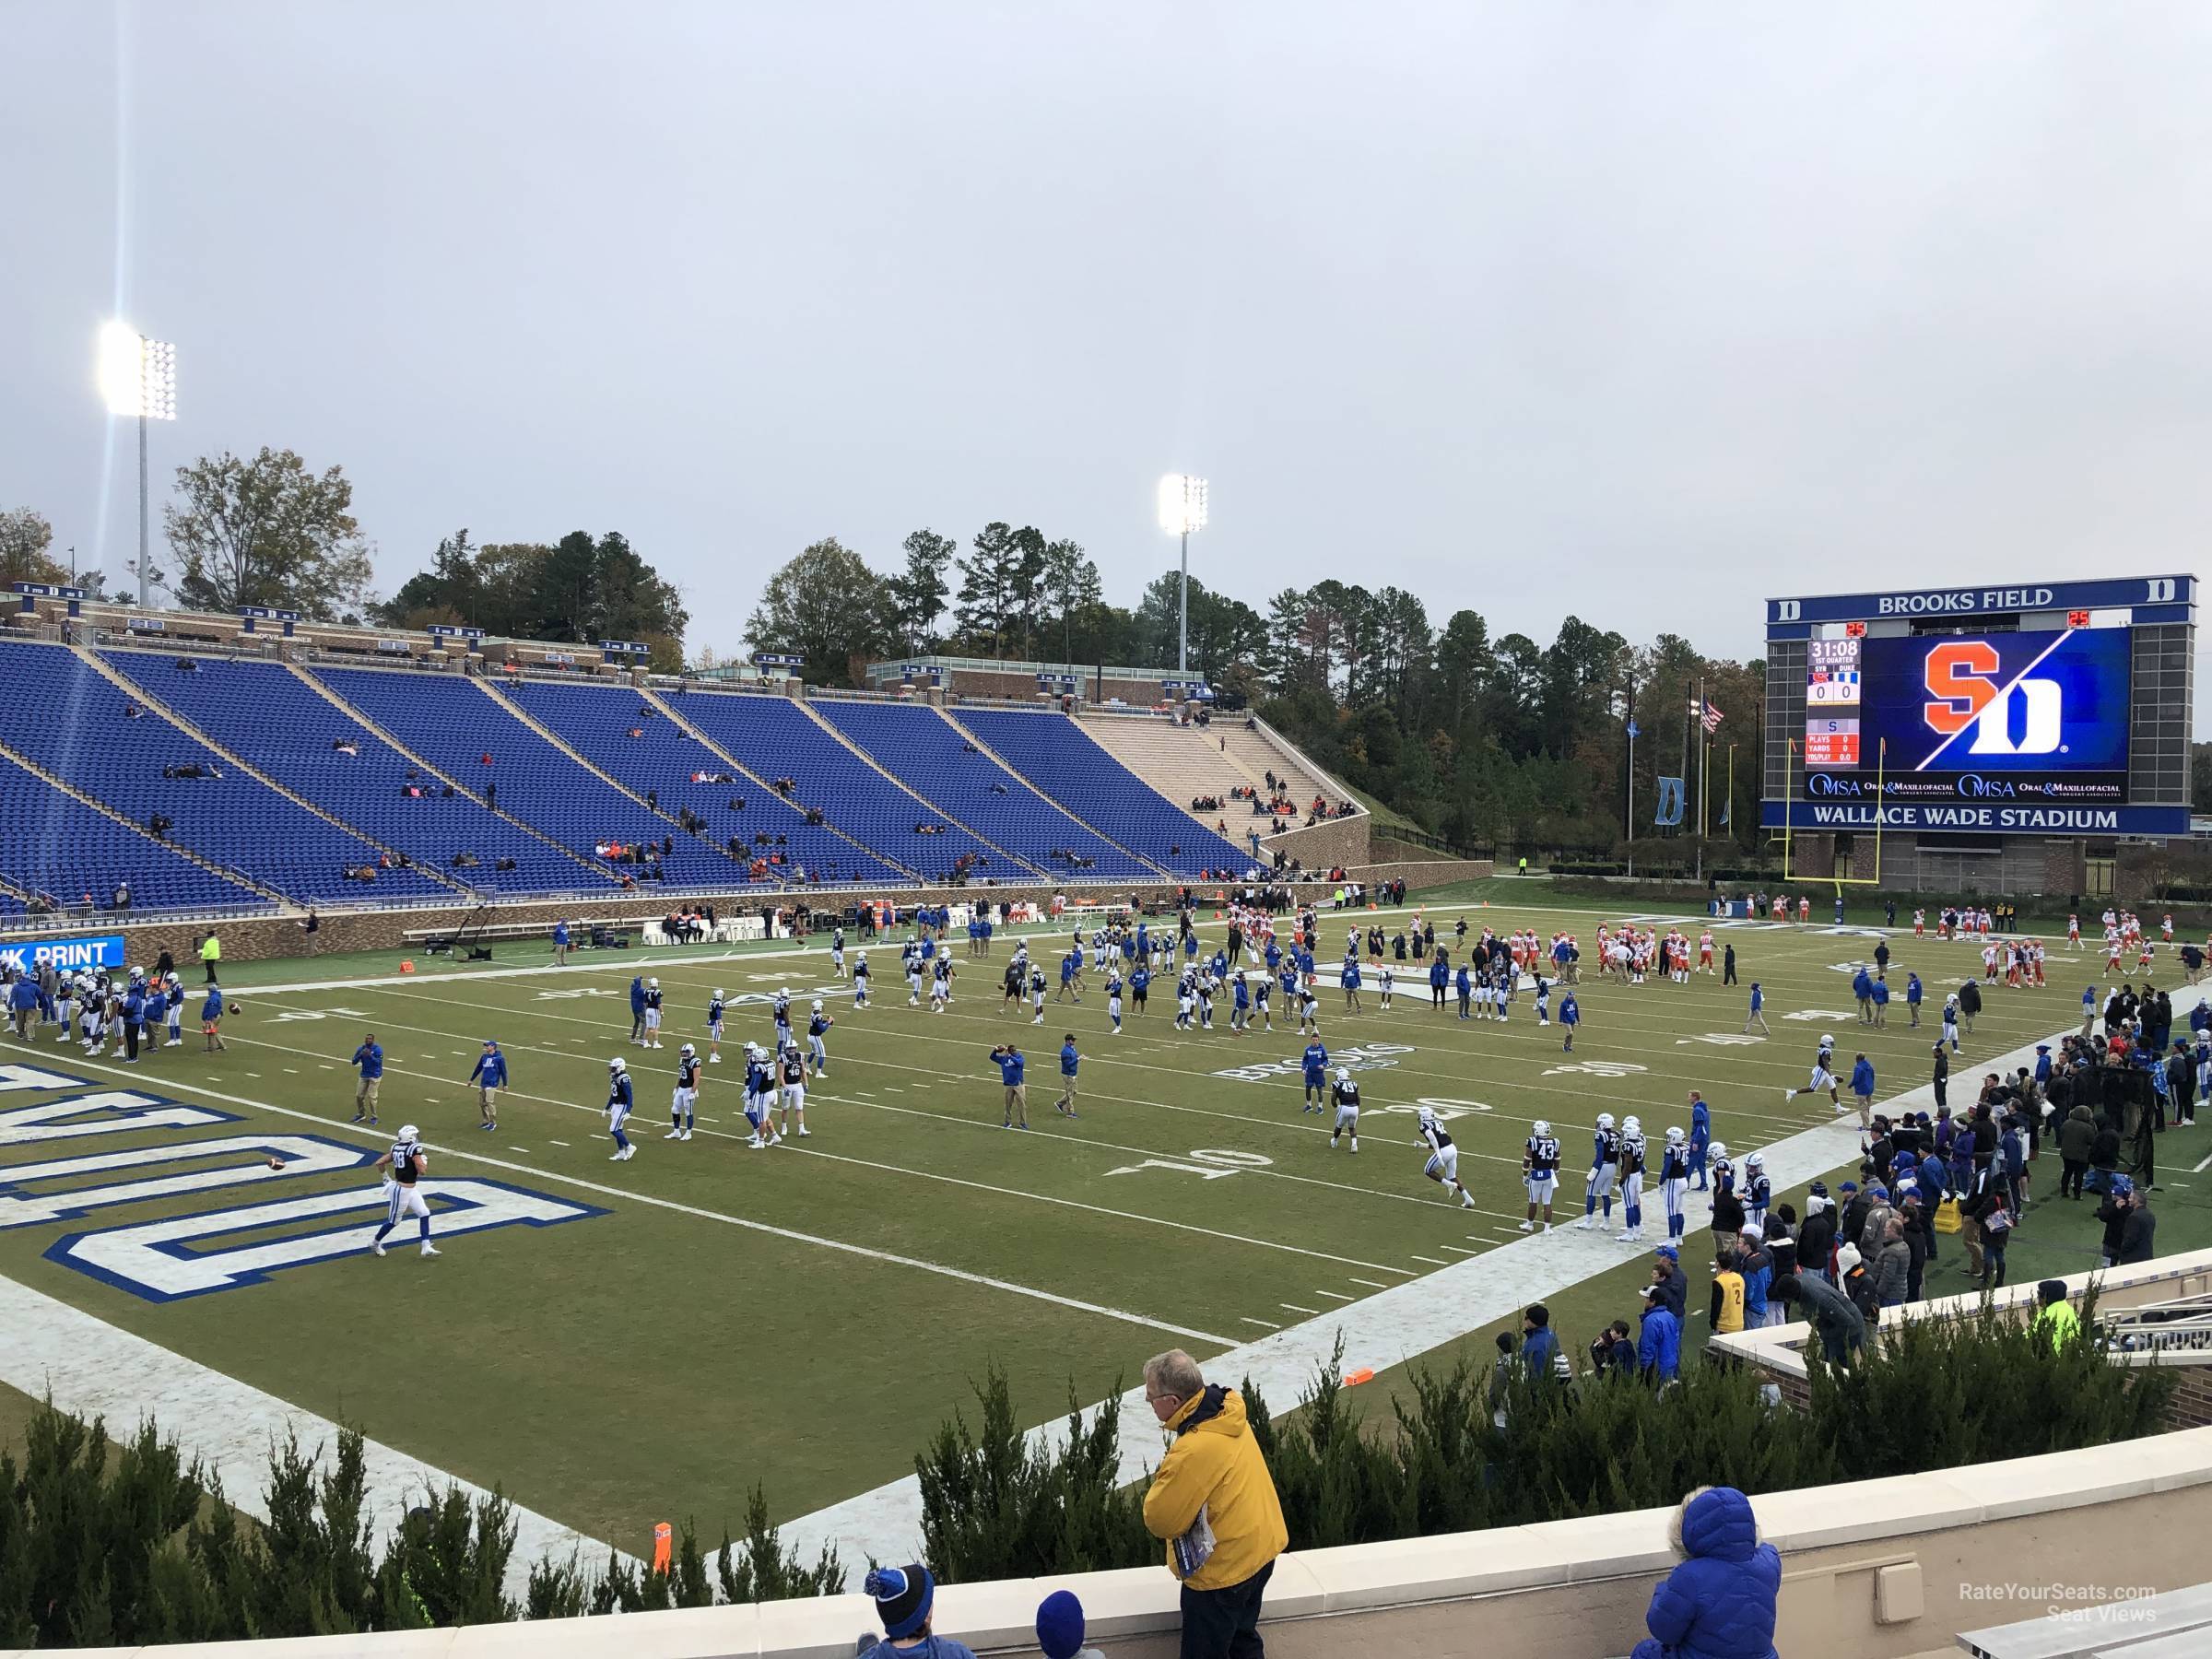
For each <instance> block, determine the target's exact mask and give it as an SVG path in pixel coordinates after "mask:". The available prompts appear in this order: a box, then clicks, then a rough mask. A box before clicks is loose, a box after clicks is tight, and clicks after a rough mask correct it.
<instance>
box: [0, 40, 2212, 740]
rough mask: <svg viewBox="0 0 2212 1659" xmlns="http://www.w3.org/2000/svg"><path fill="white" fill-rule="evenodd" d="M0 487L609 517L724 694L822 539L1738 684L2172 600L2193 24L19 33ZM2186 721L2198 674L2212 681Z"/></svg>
mask: <svg viewBox="0 0 2212 1659" xmlns="http://www.w3.org/2000/svg"><path fill="white" fill-rule="evenodd" d="M0 23H4V25H5V33H4V35H0V38H4V39H5V41H6V48H7V55H8V57H9V58H10V59H11V60H12V62H11V70H12V73H11V74H10V76H9V94H8V97H7V98H6V100H5V101H4V103H0V145H4V146H5V156H4V160H5V167H4V168H0V178H4V179H5V182H6V193H5V198H4V199H5V203H6V227H7V234H6V241H5V244H4V245H0V318H5V320H6V352H5V358H4V360H0V505H17V504H29V505H33V506H36V507H38V508H40V509H41V511H43V512H46V513H47V514H48V515H49V516H50V517H51V518H52V519H53V523H54V525H55V529H56V534H57V542H58V543H59V544H60V545H61V546H64V547H66V546H67V545H69V544H72V543H74V544H75V545H76V547H77V550H78V555H79V557H80V559H84V560H85V561H86V562H88V563H90V562H93V561H94V560H100V561H101V562H104V563H105V565H106V566H107V568H108V569H110V570H111V571H119V570H120V566H121V562H122V560H123V559H124V558H125V557H127V556H128V555H129V553H130V551H131V549H132V546H133V542H134V537H135V470H134V468H135V455H134V453H133V451H132V446H131V444H130V442H129V441H127V435H123V434H114V435H112V434H111V433H110V432H109V430H108V422H107V420H106V418H104V416H103V415H102V414H101V412H100V407H99V405H98V401H97V398H96V396H95V392H94V386H93V382H92V355H91V351H92V340H93V335H94V331H95V329H96V328H97V326H98V324H100V321H101V320H102V319H103V318H105V317H107V316H108V315H110V314H112V313H115V312H121V313H122V314H124V315H126V316H128V317H129V318H130V319H131V320H132V321H133V322H134V323H135V324H137V325H139V326H140V327H141V328H143V329H144V330H145V331H146V332H147V333H148V334H152V335H158V336H160V337H163V338H168V339H171V340H174V341H176V342H177V343H178V349H179V364H180V379H181V394H180V404H181V410H182V418H181V419H180V420H179V421H178V422H177V424H176V425H175V426H174V427H173V428H171V429H166V430H162V431H160V432H159V433H158V435H157V438H156V463H157V477H166V476H167V475H166V470H165V469H166V468H168V467H171V466H173V465H175V464H177V463H179V462H182V461H186V460H189V459H191V458H192V457H194V456H195V455H198V454H200V453H210V452H214V451H218V450H220V449H223V448H226V447H228V448H231V449H236V450H242V451H249V452H250V451H251V450H253V448H255V447H257V446H259V445H261V444H264V443H267V444H273V445H277V446H287V445H288V446H290V447H292V448H295V449H297V450H298V451H299V452H300V453H301V454H302V455H303V456H305V457H306V458H307V460H308V461H309V462H310V463H311V464H312V465H315V466H318V467H320V466H324V465H330V464H331V463H334V462H335V463H339V464H342V465H344V466H345V468H346V470H347V474H348V475H349V476H350V477H352V478H353V479H354V481H355V485H356V494H355V505H356V510H357V512H358V513H359V518H360V521H361V524H362V526H363V529H364V530H365V532H366V533H367V534H368V535H370V536H371V538H372V539H373V541H374V542H375V544H376V546H377V547H378V550H379V552H378V571H379V576H380V580H381V582H382V585H383V586H384V587H385V588H386V589H389V588H390V587H392V586H394V585H396V584H397V582H400V581H402V580H404V579H405V577H406V575H407V574H408V573H409V572H410V571H414V570H416V569H418V568H419V566H420V565H421V564H422V563H424V562H425V560H426V559H427V557H428V555H429V551H430V549H431V547H433V545H434V544H435V542H436V541H437V539H438V537H439V536H440V535H441V534H443V533H445V532H447V531H450V530H452V529H453V528H455V527H457V526H461V525H466V526H468V527H469V528H470V529H471V530H472V531H473V532H474V533H475V535H477V538H478V539H480V540H519V539H533V538H547V539H550V538H552V537H555V536H558V535H560V534H562V533H563V532H566V531H568V530H571V529H573V528H579V527H583V528H590V529H594V530H603V529H620V530H622V531H624V532H626V533H627V534H628V535H629V536H630V538H631V539H632V541H633V542H634V543H635V544H636V545H637V546H638V547H639V548H640V549H641V551H642V552H643V553H644V554H645V555H646V556H647V557H648V558H650V559H653V560H655V561H656V562H657V563H659V564H660V566H661V567H662V568H663V569H664V570H665V571H667V572H669V573H670V574H671V575H673V576H674V577H675V578H676V579H677V580H678V581H679V582H682V583H683V585H684V586H685V588H686V590H687V592H688V601H689V605H690V608H691V612H692V616H693V624H692V632H691V636H690V640H691V643H692V644H693V645H694V646H695V647H696V646H698V645H701V644H712V645H714V646H716V647H718V648H721V649H724V650H729V649H735V647H736V646H737V645H738V643H739V641H740V640H741V638H742V632H743V623H744V618H745V617H746V615H747V612H748V611H749V609H750V607H751V606H752V603H753V600H754V598H755V596H756V594H757V592H758V589H759V582H760V580H761V576H762V574H763V572H764V571H766V570H767V569H768V568H770V567H771V566H772V565H773V564H774V563H776V562H778V561H780V560H782V559H784V558H786V557H788V556H789V555H790V554H792V553H793V552H795V551H796V550H797V549H798V548H799V547H802V546H803V545H804V544H805V543H806V542H807V541H809V540H811V539H813V538H815V537H818V536H822V535H837V536H840V537H841V538H842V539H844V540H845V541H846V542H847V543H848V544H850V545H852V546H853V547H857V548H858V549H860V550H861V551H862V552H863V553H864V554H865V556H866V557H868V558H869V559H871V560H872V561H873V562H874V563H876V564H877V567H878V568H880V569H888V568H890V566H891V565H892V563H893V562H894V560H895V559H896V553H897V544H898V541H899V538H900V536H901V535H904V534H905V533H906V532H907V531H908V530H910V529H912V528H915V527H917V526H921V525H929V526H932V527H935V528H936V529H938V530H941V531H944V532H946V533H948V534H951V535H958V536H959V537H961V538H962V539H963V540H964V539H965V538H966V536H968V535H971V534H972V532H973V531H974V530H975V528H977V527H978V526H979V525H980V524H982V523H983V522H985V521H986V520H989V519H992V518H1006V519H1010V520H1012V521H1014V522H1016V523H1022V522H1030V523H1034V524H1037V525H1039V526H1040V527H1041V528H1042V529H1043V530H1045V531H1046V532H1047V533H1048V534H1049V535H1054V536H1073V537H1075V538H1076V539H1077V540H1079V541H1081V542H1082V543H1083V544H1084V545H1085V546H1086V547H1088V548H1089V549H1090V550H1091V552H1092V553H1093V554H1094V555H1095V556H1096V557H1097V558H1098V559H1099V562H1100V567H1101V569H1102V570H1103V571H1104V573H1105V577H1106V582H1107V588H1108V593H1109V596H1110V597H1112V598H1113V599H1115V600H1117V601H1120V602H1123V603H1127V602H1130V601H1132V600H1133V599H1134V598H1135V595H1136V594H1137V592H1138V590H1139V589H1140V588H1141V586H1142V585H1143V583H1144V582H1146V581H1147V580H1148V579H1149V578H1150V577H1151V576H1153V575H1155V574H1157V573H1158V572H1159V571H1160V570H1161V569H1163V568H1165V567H1166V565H1167V564H1168V563H1169V562H1170V560H1171V545H1170V544H1169V542H1168V541H1167V539H1166V538H1165V537H1164V536H1162V535H1159V533H1158V532H1157V530H1156V529H1155V528H1154V527H1153V522H1152V514H1153V503H1152V496H1153V487H1154V483H1155V480H1156V479H1157V477H1159V474H1160V473H1162V472H1164V471H1168V470H1174V469H1186V470H1191V471H1196V472H1202V473H1204V474H1206V475H1207V476H1208V477H1210V478H1211V479H1212V481H1213V492H1214V524H1213V526H1212V527H1211V528H1209V529H1208V530H1206V532H1205V533H1204V534H1203V535H1201V536H1199V537H1197V538H1195V539H1194V546H1193V557H1194V569H1195V571H1197V573H1199V574H1200V575H1201V576H1202V577H1203V578H1204V579H1205V580H1206V582H1209V583H1213V584H1215V585H1218V586H1220V587H1223V588H1225V589H1228V590H1229V591H1230V592H1233V593H1236V594H1240V595H1241V596H1242V597H1244V598H1247V599H1249V600H1251V601H1252V602H1253V603H1254V604H1260V603H1263V602H1264V600H1265V595H1266V594H1269V593H1271V592H1273V591H1275V590H1276V589H1277V588H1280V587H1282V586H1284V585H1286V584H1292V583H1295V584H1300V585H1303V584H1306V583H1309V582H1312V581H1315V580H1318V579H1319V578H1321V577H1323V576H1324V575H1335V576H1339V577H1344V578H1347V579H1348V578H1357V579H1359V580H1362V581H1365V582H1368V583H1369V584H1371V585H1379V584H1381V583H1383V582H1396V583H1398V584H1400V585H1402V586H1405V587H1407V588H1410V589H1413V590H1414V591H1416V592H1418V594H1421V595H1422V596H1423V598H1424V599H1425V600H1426V601H1427V603H1428V605H1429V607H1430V613H1431V615H1432V616H1434V617H1435V618H1437V619H1438V621H1439V622H1440V623H1441V620H1442V618H1444V617H1445V616H1446V615H1448V614H1449V613H1450V612H1451V611H1452V610H1453V609H1455V608H1457V607H1459V606H1474V607H1476V608H1477V609H1479V610H1481V611H1483V612H1484V613H1485V614H1486V615H1487V616H1488V618H1490V621H1491V625H1492V627H1493V629H1495V630H1498V631H1504V630H1506V629H1521V630H1524V631H1526V632H1528V633H1530V634H1532V635H1535V637H1536V638H1537V639H1538V640H1539V641H1547V640H1548V639H1549V638H1550V636H1551V634H1552V632H1553V631H1554V629H1556V628H1557V626H1558V623H1559V618H1560V617H1561V615H1562V614H1563V613H1565V612H1566V611H1568V610H1570V609H1571V610H1573V611H1576V612H1578V613H1579V614H1581V615H1582V616H1583V617H1584V618H1587V619H1588V620H1590V621H1592V622H1594V623H1596V624H1598V625H1601V626H1606V627H1611V628H1616V629H1620V630H1621V631H1622V632H1624V633H1626V634H1628V635H1629V636H1630V637H1631V638H1633V639H1640V640H1641V639H1648V638H1649V637H1650V636H1651V635H1652V634H1653V632H1655V631H1657V630H1659V629H1672V630H1674V631H1677V632H1680V633H1683V634H1686V635H1688V636H1689V637H1690V638H1692V639H1693V640H1695V641H1698V642H1699V643H1700V645H1703V646H1705V647H1706V648H1708V649H1710V650H1714V651H1720V652H1726V653H1732V654H1740V655H1753V654H1756V653H1758V651H1759V631H1760V621H1761V618H1760V612H1759V607H1758V605H1757V603H1756V602H1757V601H1758V600H1759V598H1760V597H1761V596H1763V595H1765V594H1771V593H1791V592H1808V591H1820V590H1824V589H1836V588H1841V587H1858V586H1866V587H1875V586H1902V585H1932V584H1935V583H1939V582H1947V581H1950V580H1954V579H1956V580H1960V581H1974V582H1980V581H1990V580H1995V579H1999V578H2003V579H2006V580H2029V579H2035V580H2041V579H2048V578H2053V577H2068V576H2076V575H2090V574H2098V573H2105V574H2135V573H2167V572H2173V571H2201V570H2202V569H2203V567H2204V563H2205V561H2204V560H2203V559H2201V557H2200V548H2201V547H2202V544H2203V536H2204V532H2205V526H2206V524H2207V522H2212V465H2206V454H2207V453H2212V309H2208V307H2207V304H2206V295H2207V277H2206V274H2207V269H2208V268H2212V178H2208V174H2207V169H2206V157H2207V156H2208V155H2212V99H2207V98H2206V91H2205V89H2206V87H2207V86H2212V8H2206V7H2205V6H2201V5H2195V4H2174V5H2155V4H2136V5H2125V6H2080V5H2072V6H2058V5H2044V6H2030V5H2020V4H2009V3H2007V4H1990V5H1979V4H1951V5H1946V6H1925V5H1922V4H1917V3H1916V4H1912V5H1893V6H1853V7H1837V6H1818V7H1816V6H1774V5H1755V6H1694V7H1693V6H1665V5H1641V4H1625V3H1624V4H1616V5H1602V6H1601V5H1573V4H1559V3H1556V0H1546V3H1543V4H1528V5H1484V4H1472V5H1466V4H1462V5H1446V4H1436V5H1428V6H1393V5H1387V4H1376V3H1375V0H1366V3H1364V4H1361V5H1358V6H1351V5H1343V4H1336V5H1325V6H1324V5H1307V4H1297V3H1290V4H1286V3H1284V0H1272V3H1268V4H1253V5H1248V6H1231V5H1206V4H1203V3H1202V0H1179V3H1176V4H1150V3H1147V0H1112V4H1100V5H1077V4H1057V5H1041V6H1040V5H1014V4H1005V5H904V4H892V3H890V0H882V3H879V4H836V3H813V4H808V5H805V6H765V5H734V4H724V5H712V4H692V5H680V4H670V3H663V4H651V3H641V0H629V3H627V4H624V5H621V6H610V5H606V4H597V5H590V6H583V5H555V4H530V5H520V4H517V5H488V4H469V3H467V0H458V3H453V0H445V3H440V4H406V3H394V0H378V3H377V4H373V5H371V4H366V3H358V4H352V5H339V4H333V3H330V0H324V3H321V4H313V5H304V6H303V5H296V4H289V3H284V4H277V3H270V4H252V5H249V4H231V3H218V0H206V3H201V4H193V3H189V0H175V3H173V4H166V5H151V4H125V5H116V6H111V5H102V4H98V3H97V0H40V3H31V0H0ZM2197 679H2198V690H2199V697H2198V701H2199V712H2198V716H2197V729H2198V731H2199V732H2200V733H2203V732H2205V731H2206V729H2207V727H2208V725H2212V723H2208V722H2207V720H2206V714H2205V708H2206V703H2207V700H2212V673H2207V672H2206V667H2205V665H2203V664H2202V663H2201V662H2200V665H2199V669H2198V676H2197Z"/></svg>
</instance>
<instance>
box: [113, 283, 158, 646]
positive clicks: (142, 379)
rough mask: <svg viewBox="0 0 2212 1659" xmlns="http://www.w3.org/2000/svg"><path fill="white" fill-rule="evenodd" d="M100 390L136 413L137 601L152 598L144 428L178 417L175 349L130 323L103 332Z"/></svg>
mask: <svg viewBox="0 0 2212 1659" xmlns="http://www.w3.org/2000/svg"><path fill="white" fill-rule="evenodd" d="M100 395H101V396H102V397H103V398H105V399H106V400H107V405H108V413H109V414H111V415H135V416H136V417H137V418H138V605H139V608H141V609H144V608H145V607H146V606H147V603H148V597H147V576H148V567H147V553H146V543H147V524H146V515H147V500H146V428H147V422H148V421H151V420H174V419H175V418H177V348H176V347H174V346H172V345H171V344H170V343H169V342H168V341H167V340H149V339H147V337H146V336H145V335H142V334H140V333H139V332H138V331H137V330H136V329H135V328H133V327H132V326H131V325H130V324H128V323H110V324H108V325H107V326H106V327H104V328H102V329H101V330H100Z"/></svg>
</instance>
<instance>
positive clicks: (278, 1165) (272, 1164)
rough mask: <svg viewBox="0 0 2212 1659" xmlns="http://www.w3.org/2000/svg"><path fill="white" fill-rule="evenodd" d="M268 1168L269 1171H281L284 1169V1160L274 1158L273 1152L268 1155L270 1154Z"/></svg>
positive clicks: (275, 1156)
mask: <svg viewBox="0 0 2212 1659" xmlns="http://www.w3.org/2000/svg"><path fill="white" fill-rule="evenodd" d="M269 1168H270V1169H272V1170H281V1169H283V1168H284V1159H281V1158H279V1157H277V1155H276V1154H275V1153H274V1152H272V1153H270V1154H269Z"/></svg>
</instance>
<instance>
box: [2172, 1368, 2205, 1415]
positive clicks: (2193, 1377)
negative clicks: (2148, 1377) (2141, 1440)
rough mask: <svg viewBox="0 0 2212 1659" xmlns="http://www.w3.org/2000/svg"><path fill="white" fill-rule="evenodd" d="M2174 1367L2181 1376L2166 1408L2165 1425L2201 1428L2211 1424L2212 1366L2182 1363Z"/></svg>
mask: <svg viewBox="0 0 2212 1659" xmlns="http://www.w3.org/2000/svg"><path fill="white" fill-rule="evenodd" d="M2174 1369H2175V1370H2176V1371H2179V1372H2180V1373H2181V1376H2180V1382H2179V1385H2178V1386H2177V1387H2176V1388H2175V1389H2174V1391H2173V1403H2172V1405H2171V1406H2169V1407H2168V1408H2167V1412H2166V1426H2167V1427H2168V1428H2169V1429H2202V1428H2204V1427H2206V1425H2207V1424H2212V1366H2206V1365H2183V1366H2176V1367H2175V1368H2174Z"/></svg>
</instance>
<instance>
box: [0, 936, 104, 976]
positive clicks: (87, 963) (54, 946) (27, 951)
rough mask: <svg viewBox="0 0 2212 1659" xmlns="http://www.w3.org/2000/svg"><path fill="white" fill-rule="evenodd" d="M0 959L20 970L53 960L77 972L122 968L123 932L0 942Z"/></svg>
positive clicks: (20, 971) (60, 966)
mask: <svg viewBox="0 0 2212 1659" xmlns="http://www.w3.org/2000/svg"><path fill="white" fill-rule="evenodd" d="M0 962H5V963H6V964H7V965H8V967H10V968H12V969H13V970H15V971H16V972H18V973H28V972H29V971H31V970H32V969H33V968H36V967H39V966H41V965H42V964H44V963H47V962H52V963H53V965H54V966H55V967H56V968H64V969H68V970H70V971H75V970H76V969H79V968H120V967H122V966H123V965H124V957H123V935H121V934H101V935H99V936H97V937H95V938H88V939H28V940H24V941H22V942H20V943H18V944H14V945H0Z"/></svg>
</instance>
